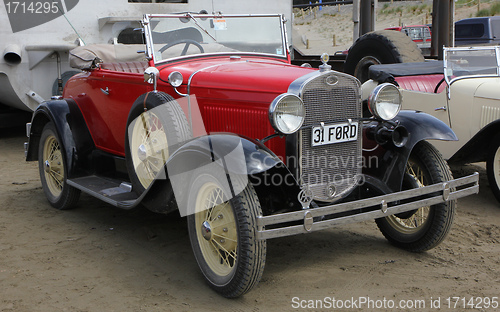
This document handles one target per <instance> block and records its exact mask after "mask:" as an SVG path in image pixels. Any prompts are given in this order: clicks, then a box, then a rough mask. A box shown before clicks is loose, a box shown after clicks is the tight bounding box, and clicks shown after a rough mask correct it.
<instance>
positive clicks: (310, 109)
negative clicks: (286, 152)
mask: <svg viewBox="0 0 500 312" xmlns="http://www.w3.org/2000/svg"><path fill="white" fill-rule="evenodd" d="M332 76H333V77H332ZM332 82H334V83H332ZM299 95H300V97H301V98H302V100H303V101H304V104H305V107H306V118H305V121H304V126H310V127H308V128H305V129H303V130H301V131H300V132H299V134H298V153H299V168H298V169H299V170H298V174H299V180H300V181H301V183H302V186H303V187H305V188H309V189H310V190H311V191H312V194H313V199H314V200H318V201H325V202H334V201H336V200H339V199H340V198H342V197H343V196H345V195H347V194H348V193H349V192H350V191H351V190H352V189H353V188H354V187H355V186H356V185H357V184H358V182H359V180H360V178H361V169H362V162H361V160H362V158H361V157H362V154H361V146H362V145H361V139H362V128H363V127H362V123H361V121H360V118H361V114H362V108H361V96H360V83H359V81H358V80H357V79H356V78H354V77H352V76H349V75H346V74H342V73H338V72H335V71H328V72H326V73H318V74H316V75H315V76H313V77H308V79H307V80H306V81H304V82H302V83H301V87H300V91H299ZM348 120H352V121H357V122H358V139H357V140H356V141H351V142H344V143H335V144H328V145H322V146H314V147H313V146H312V144H311V138H312V127H313V126H319V125H320V123H321V122H324V124H325V125H328V124H333V123H339V122H347V121H348ZM332 188H333V189H334V190H335V194H334V196H331V193H330V194H329V189H332Z"/></svg>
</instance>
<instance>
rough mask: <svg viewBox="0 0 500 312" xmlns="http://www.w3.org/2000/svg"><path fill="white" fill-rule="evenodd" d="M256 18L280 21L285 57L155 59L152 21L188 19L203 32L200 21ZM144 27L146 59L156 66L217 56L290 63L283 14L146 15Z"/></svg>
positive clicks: (236, 54)
mask: <svg viewBox="0 0 500 312" xmlns="http://www.w3.org/2000/svg"><path fill="white" fill-rule="evenodd" d="M255 17H277V18H279V19H280V28H281V29H280V33H281V44H282V49H283V51H284V52H285V53H284V55H279V54H271V53H264V52H241V51H238V52H215V53H202V54H191V55H184V56H177V57H172V58H168V59H162V60H157V59H156V58H155V53H154V43H153V35H152V27H151V19H155V18H188V19H193V21H194V22H195V24H196V25H197V26H198V27H199V28H198V29H199V30H201V31H205V32H206V30H204V29H203V27H202V26H201V25H198V23H197V20H198V19H206V18H214V19H220V18H255ZM142 25H143V28H144V36H145V41H146V57H147V58H148V59H150V60H152V61H153V63H154V64H155V65H158V64H164V63H169V62H172V61H177V60H183V59H189V58H193V57H205V56H214V55H215V56H217V55H231V56H232V55H235V56H238V55H252V56H265V57H272V58H278V59H283V60H287V61H288V62H289V61H290V58H291V56H290V46H289V43H288V36H287V31H286V18H285V16H284V15H283V14H193V13H182V14H145V15H144V17H143V20H142Z"/></svg>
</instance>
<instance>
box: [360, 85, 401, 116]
mask: <svg viewBox="0 0 500 312" xmlns="http://www.w3.org/2000/svg"><path fill="white" fill-rule="evenodd" d="M401 103H402V96H401V92H399V89H398V88H397V87H396V86H395V85H393V84H390V83H383V84H380V85H378V86H377V87H375V89H374V90H373V91H372V93H371V94H370V97H369V98H368V109H369V110H370V112H371V113H372V114H373V115H374V116H375V117H377V118H380V119H383V120H391V119H393V118H394V117H396V115H397V114H398V113H399V110H400V109H401Z"/></svg>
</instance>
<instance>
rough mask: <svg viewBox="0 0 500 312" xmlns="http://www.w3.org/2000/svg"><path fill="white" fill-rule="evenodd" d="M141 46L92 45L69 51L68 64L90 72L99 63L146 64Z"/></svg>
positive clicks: (142, 46)
mask: <svg viewBox="0 0 500 312" xmlns="http://www.w3.org/2000/svg"><path fill="white" fill-rule="evenodd" d="M141 50H144V45H141V44H92V45H86V46H81V47H76V48H74V49H73V50H71V51H69V64H70V66H71V67H73V68H77V69H81V70H90V69H92V68H95V67H96V66H97V64H100V63H119V62H133V61H139V62H147V59H146V56H145V54H144V53H138V51H141Z"/></svg>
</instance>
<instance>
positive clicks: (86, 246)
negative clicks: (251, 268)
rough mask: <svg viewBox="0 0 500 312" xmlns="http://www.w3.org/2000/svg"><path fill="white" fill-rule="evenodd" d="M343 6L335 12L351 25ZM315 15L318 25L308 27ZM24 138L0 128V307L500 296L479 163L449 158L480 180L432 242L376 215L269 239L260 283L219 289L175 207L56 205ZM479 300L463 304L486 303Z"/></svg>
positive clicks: (253, 307) (255, 306) (496, 229)
mask: <svg viewBox="0 0 500 312" xmlns="http://www.w3.org/2000/svg"><path fill="white" fill-rule="evenodd" d="M419 2H420V1H419ZM332 14H333V13H332ZM345 16H346V17H345V18H346V20H345V22H343V20H338V21H340V22H339V23H340V25H344V24H345V27H349V26H348V25H347V24H348V22H349V18H350V17H349V15H345ZM464 17H468V16H467V15H466V16H464ZM328 18H329V19H330V20H331V18H333V17H332V16H330V17H328ZM419 18H420V19H421V18H422V17H419ZM296 22H298V20H297V19H296ZM306 23H307V22H306ZM306 23H304V25H298V27H299V28H300V27H308V30H307V34H308V36H309V37H310V38H311V39H314V40H326V39H328V40H331V39H330V38H331V37H332V32H331V29H330V28H328V25H327V24H325V22H324V21H322V20H321V19H318V20H313V21H311V22H310V23H309V24H307V25H306ZM387 23H389V22H387ZM405 23H407V24H410V23H421V22H418V21H415V22H413V21H405ZM321 25H323V28H325V29H327V30H325V31H323V32H320V31H317V30H318V29H319V28H320V27H321ZM379 25H384V26H385V24H383V23H382V20H379ZM325 26H326V27H325ZM387 26H389V25H387ZM340 27H342V26H340ZM328 29H330V30H328ZM347 33H348V34H349V36H350V35H351V32H349V31H348V32H347ZM313 34H314V36H318V37H314V36H313ZM342 38H344V37H342V36H339V37H338V39H339V40H341V41H340V42H341V43H342V44H344V46H346V45H347V43H346V42H344V41H343V40H347V39H342ZM349 44H350V43H349ZM341 48H343V47H342V46H341V45H339V46H338V47H332V49H333V50H339V49H341ZM24 141H25V137H24V129H23V128H19V129H17V128H15V129H2V131H0V168H1V172H2V178H1V180H0V289H1V292H0V311H16V312H17V311H21V312H22V311H51V312H52V311H71V312H74V311H271V310H273V311H289V310H293V307H296V306H297V304H299V303H303V304H306V305H307V304H308V303H309V302H307V301H305V302H303V301H300V300H323V299H324V298H325V297H329V298H331V297H335V298H336V299H340V300H349V299H351V298H354V299H359V298H365V299H369V300H383V299H384V298H385V299H387V300H394V302H396V304H399V302H400V301H401V300H404V301H406V300H409V301H408V304H410V303H411V302H413V301H415V300H423V303H424V304H425V307H424V306H422V305H420V308H418V309H409V310H413V311H415V310H418V311H438V310H439V309H437V308H431V305H430V304H431V300H433V301H434V303H436V301H435V300H436V299H438V298H439V300H440V303H441V310H445V311H446V310H454V311H463V310H464V308H463V306H462V303H463V302H462V300H463V299H462V298H466V299H467V300H469V299H470V298H471V297H488V298H492V297H498V296H500V266H499V264H500V204H499V203H497V202H496V200H495V199H494V197H493V195H492V194H491V192H490V191H489V188H488V182H487V180H486V176H485V172H484V164H479V165H469V166H466V167H461V168H455V169H454V174H455V176H461V175H465V174H467V173H471V172H473V171H479V172H480V173H481V181H480V185H481V191H480V194H479V195H475V196H471V197H468V198H464V199H461V200H460V201H459V207H458V211H457V217H456V220H455V224H454V226H453V229H452V231H451V233H450V235H449V236H448V238H447V239H446V240H445V241H444V242H443V243H442V244H441V245H440V246H438V247H437V248H435V249H433V250H431V251H428V252H425V253H420V254H414V253H408V252H405V251H402V250H400V249H397V248H395V247H393V246H391V245H389V244H388V243H387V241H386V240H385V239H384V238H383V236H382V235H381V234H380V232H379V231H378V229H377V227H376V225H375V223H374V222H365V223H360V224H354V225H349V226H342V227H339V228H335V229H331V230H326V231H322V232H316V233H312V234H309V235H302V236H295V237H289V238H281V239H275V240H270V241H268V253H267V262H266V269H265V272H264V276H263V278H262V280H261V282H260V284H259V285H258V286H257V287H256V288H255V289H254V290H253V291H252V292H250V293H249V294H247V295H245V296H243V297H241V298H239V299H235V300H227V299H224V298H221V297H220V296H218V295H217V294H216V293H214V292H213V291H211V290H210V289H209V288H208V287H207V286H206V285H205V283H204V280H203V278H202V275H201V273H200V271H199V269H198V267H197V264H196V262H195V260H194V257H193V255H192V251H191V247H190V245H189V238H188V235H187V227H186V222H185V220H184V219H181V218H180V217H178V216H175V215H169V216H162V215H157V214H153V213H149V212H147V211H142V210H141V211H122V210H118V209H116V208H113V207H112V206H109V205H106V204H103V203H102V202H100V201H98V200H96V199H94V198H91V197H89V196H86V195H82V197H81V199H80V202H79V206H78V207H77V208H76V209H74V210H70V211H58V210H55V209H53V208H51V207H50V205H49V204H48V203H47V201H46V200H45V197H44V194H43V191H42V189H41V184H40V180H39V177H38V168H37V163H35V162H29V163H28V162H25V161H24V154H23V142H24ZM450 297H459V298H460V301H459V302H458V304H457V306H456V307H455V309H448V308H447V307H448V302H447V301H446V298H450ZM360 300H362V299H360ZM454 302H455V299H451V304H452V307H453V304H454ZM479 302H480V300H477V299H476V301H475V303H476V304H477V303H479ZM358 304H360V302H359V301H358ZM419 304H421V303H419ZM482 306H483V308H479V306H476V307H477V309H471V310H474V311H494V309H491V308H490V309H486V308H484V307H485V306H486V305H485V304H483V305H482ZM316 307H318V309H316V310H322V309H320V308H319V307H320V306H316ZM363 307H364V309H363V310H367V311H368V310H371V311H374V310H376V311H390V310H392V309H384V308H382V309H372V308H367V306H366V305H365V306H363ZM323 308H328V305H327V304H325V306H323ZM312 310H314V309H312ZM325 310H328V309H325ZM330 310H332V309H330Z"/></svg>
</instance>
